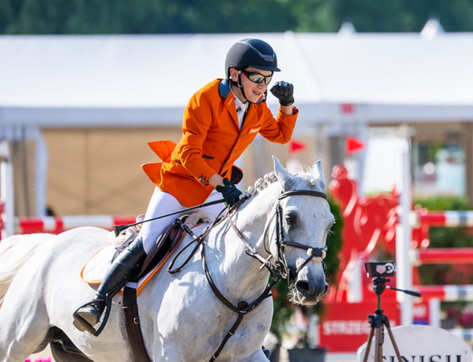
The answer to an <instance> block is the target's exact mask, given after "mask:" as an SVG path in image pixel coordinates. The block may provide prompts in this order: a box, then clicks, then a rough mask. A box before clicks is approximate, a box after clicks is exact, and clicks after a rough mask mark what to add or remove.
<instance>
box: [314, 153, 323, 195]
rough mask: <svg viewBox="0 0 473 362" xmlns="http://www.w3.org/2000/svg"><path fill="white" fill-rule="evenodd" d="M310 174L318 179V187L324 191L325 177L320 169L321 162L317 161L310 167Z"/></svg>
mask: <svg viewBox="0 0 473 362" xmlns="http://www.w3.org/2000/svg"><path fill="white" fill-rule="evenodd" d="M311 174H312V176H314V177H315V178H317V179H319V182H320V187H321V188H322V190H325V177H324V170H323V168H322V161H320V160H318V161H316V162H315V163H314V164H313V165H312V170H311Z"/></svg>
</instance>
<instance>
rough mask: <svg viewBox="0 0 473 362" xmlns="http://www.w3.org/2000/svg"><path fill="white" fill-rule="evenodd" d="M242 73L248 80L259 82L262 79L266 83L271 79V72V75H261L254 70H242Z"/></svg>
mask: <svg viewBox="0 0 473 362" xmlns="http://www.w3.org/2000/svg"><path fill="white" fill-rule="evenodd" d="M241 72H242V73H245V74H246V76H247V77H248V79H249V80H251V81H252V82H253V83H261V82H263V81H264V83H265V84H266V85H268V84H269V83H271V79H272V78H273V74H271V75H263V74H259V73H255V72H247V71H246V70H242V71H241Z"/></svg>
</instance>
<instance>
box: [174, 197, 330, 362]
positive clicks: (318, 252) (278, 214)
mask: <svg viewBox="0 0 473 362" xmlns="http://www.w3.org/2000/svg"><path fill="white" fill-rule="evenodd" d="M290 196H315V197H321V198H323V199H325V200H327V195H326V194H325V193H324V192H320V191H315V190H299V191H286V192H283V193H281V195H280V196H279V197H278V201H277V204H276V209H275V212H274V213H273V215H272V216H271V217H270V219H269V222H268V223H267V225H266V227H265V230H264V238H265V241H266V240H268V238H267V232H268V229H269V226H270V225H271V223H272V220H273V219H276V244H277V248H278V255H277V259H276V261H275V262H271V261H270V260H271V259H272V258H273V255H272V254H271V252H270V251H269V250H268V248H267V247H266V245H265V249H266V251H267V252H268V253H269V257H268V258H267V259H265V258H264V257H263V256H261V255H260V254H259V253H258V252H257V250H256V249H255V248H254V247H253V246H252V245H251V244H250V243H249V242H248V240H247V239H246V237H245V236H244V235H243V233H242V232H241V231H240V230H239V229H238V228H237V227H236V225H235V223H234V222H233V220H232V215H233V214H234V213H235V212H236V211H237V210H238V208H239V207H240V205H241V204H242V203H243V202H245V201H246V200H247V199H248V197H243V198H242V199H240V200H239V201H238V202H237V203H236V204H235V205H233V206H232V207H230V208H229V209H228V213H227V214H226V215H225V216H224V217H223V218H220V216H221V214H222V213H223V212H224V211H225V210H226V209H223V210H222V211H221V212H220V214H219V215H218V216H217V217H216V219H215V220H214V222H213V223H212V224H211V225H210V226H209V227H208V228H206V229H205V230H204V232H203V233H202V234H201V235H199V236H196V235H195V234H194V233H193V231H192V230H191V229H189V228H188V227H187V225H185V224H181V227H182V228H183V229H184V230H185V231H186V232H187V233H188V234H189V235H191V236H192V238H193V240H192V241H191V242H190V243H189V244H187V245H186V246H185V247H184V248H183V249H182V250H181V251H180V252H179V253H178V254H177V255H176V256H175V257H174V258H173V260H172V261H171V263H170V264H169V266H168V272H169V273H171V274H175V273H178V272H179V271H181V270H182V268H183V267H184V266H185V265H186V264H187V263H188V262H189V261H190V260H191V258H192V257H193V256H194V254H195V253H196V252H197V249H198V248H199V247H200V246H202V248H201V259H202V267H203V270H204V272H205V276H206V278H207V281H208V283H209V285H210V287H211V289H212V291H213V292H214V294H215V296H216V297H217V298H218V299H219V300H220V301H221V302H222V303H223V304H224V305H225V306H226V307H227V308H229V309H230V310H232V311H233V312H235V313H237V314H238V317H237V320H236V321H235V323H234V324H233V326H232V328H231V329H230V330H229V331H228V333H227V334H226V336H225V337H224V339H223V341H222V342H221V344H220V346H219V347H218V349H217V351H216V352H215V353H214V354H213V355H212V358H211V359H210V360H209V362H213V361H215V360H216V359H217V357H218V356H219V355H220V352H221V351H222V350H223V348H224V346H225V344H226V343H227V341H228V340H229V339H230V337H232V336H233V335H234V334H235V331H236V330H237V328H238V326H239V325H240V323H241V321H242V320H243V317H244V315H245V314H248V313H249V312H251V311H252V310H254V309H255V308H256V307H258V306H259V305H260V303H261V302H263V301H264V300H265V299H266V298H268V297H270V296H271V295H272V293H271V289H272V287H273V286H274V285H275V284H276V283H277V282H278V281H279V280H281V279H286V278H288V277H295V276H297V274H298V273H299V272H300V271H301V270H302V268H303V267H304V266H306V265H307V264H308V263H309V262H310V261H314V262H320V263H322V264H323V265H324V271H325V261H324V259H325V255H326V251H327V247H326V246H325V247H323V248H313V247H311V246H308V245H304V244H300V243H296V242H291V241H286V240H285V239H284V232H283V228H282V221H283V220H282V218H283V215H282V207H281V205H280V201H281V200H283V199H285V198H286V197H290ZM225 219H227V220H228V222H229V224H230V225H231V227H232V229H233V230H234V231H235V233H236V234H237V235H238V237H239V238H240V240H242V241H243V243H244V244H245V247H246V254H247V255H249V256H251V257H253V258H255V259H257V260H258V261H259V262H261V264H262V266H261V268H260V270H261V269H263V268H267V269H268V271H269V272H270V274H271V278H272V282H271V283H270V284H268V285H267V287H266V288H265V289H264V290H263V292H262V293H261V294H260V296H259V297H258V298H256V300H254V301H253V302H252V303H248V302H246V301H240V302H239V303H238V304H237V305H236V306H235V305H233V304H232V303H231V302H230V301H229V300H228V299H227V298H225V296H224V295H223V294H222V293H221V292H220V290H219V289H218V288H217V286H216V285H215V283H214V281H213V279H212V275H211V274H210V271H209V269H208V266H207V261H206V257H205V243H204V242H205V240H206V238H207V236H208V234H209V232H210V230H211V229H212V228H213V227H215V226H216V225H217V224H219V223H221V222H222V221H224V220H225ZM194 242H196V245H195V247H194V249H193V250H192V252H191V254H190V255H189V256H188V257H187V259H186V260H185V261H184V262H183V263H182V265H180V266H179V267H176V268H173V266H174V263H175V261H176V259H177V258H178V257H179V256H180V255H181V254H182V252H184V250H186V249H187V247H189V246H190V245H191V244H192V243H194ZM286 247H294V248H299V249H304V250H306V251H307V255H308V258H307V259H306V260H305V261H304V263H302V264H301V266H299V268H297V270H296V271H295V273H294V275H292V274H291V275H290V272H289V268H288V266H287V262H286V258H285V248H286Z"/></svg>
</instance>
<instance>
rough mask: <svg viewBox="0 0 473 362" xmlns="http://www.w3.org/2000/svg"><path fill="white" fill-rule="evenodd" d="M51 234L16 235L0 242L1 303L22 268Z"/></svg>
mask: <svg viewBox="0 0 473 362" xmlns="http://www.w3.org/2000/svg"><path fill="white" fill-rule="evenodd" d="M51 236H53V235H51V234H31V235H15V236H11V237H9V238H6V239H5V240H2V241H0V302H1V299H2V297H3V296H4V295H5V293H6V292H7V290H8V287H9V286H10V284H11V282H12V281H13V278H14V277H15V275H16V274H17V273H18V271H19V270H20V268H21V267H22V266H23V265H24V264H25V263H26V262H27V261H28V259H29V258H30V257H31V255H33V253H34V251H35V250H36V248H37V247H38V245H39V244H40V243H41V242H42V241H44V240H46V239H49V238H51Z"/></svg>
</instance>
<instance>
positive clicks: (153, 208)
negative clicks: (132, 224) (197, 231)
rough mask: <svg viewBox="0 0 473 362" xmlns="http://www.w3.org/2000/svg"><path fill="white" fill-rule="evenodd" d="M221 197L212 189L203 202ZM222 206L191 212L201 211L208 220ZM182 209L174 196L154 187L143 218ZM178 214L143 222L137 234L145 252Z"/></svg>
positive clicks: (149, 249)
mask: <svg viewBox="0 0 473 362" xmlns="http://www.w3.org/2000/svg"><path fill="white" fill-rule="evenodd" d="M221 198H222V194H220V193H219V192H217V191H215V190H214V191H212V193H211V194H210V196H209V197H208V199H207V200H206V201H205V202H210V201H215V200H218V199H221ZM224 207H225V205H224V204H223V203H221V204H216V205H211V206H206V207H203V208H199V209H196V210H193V211H192V212H197V211H201V212H203V213H205V214H206V215H207V216H208V217H209V220H211V221H213V220H214V219H215V217H216V216H217V215H218V214H219V212H220V211H222V209H223V208H224ZM184 209H186V207H185V206H184V205H182V204H181V203H180V202H179V201H177V199H176V198H175V197H174V196H172V195H171V194H169V193H167V192H164V191H162V190H161V189H159V188H158V187H156V189H155V190H154V193H153V196H152V197H151V200H150V202H149V205H148V209H147V210H146V215H145V220H148V219H152V218H155V217H158V216H161V215H166V214H170V213H173V212H176V211H180V210H184ZM179 216H180V215H179V214H176V215H172V216H168V217H164V218H162V219H158V220H153V221H149V222H145V223H144V224H143V226H142V227H141V231H140V233H139V236H141V237H142V238H143V247H144V249H145V252H146V254H148V253H149V252H150V251H151V248H152V247H153V245H154V243H155V242H156V239H157V238H158V236H159V235H160V234H161V233H162V232H163V231H164V229H165V228H166V227H167V226H168V225H170V224H172V223H173V222H174V220H176V219H177V218H178V217H179Z"/></svg>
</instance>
